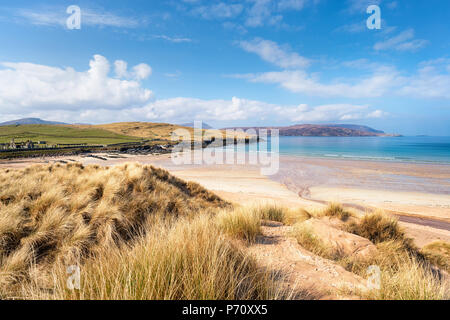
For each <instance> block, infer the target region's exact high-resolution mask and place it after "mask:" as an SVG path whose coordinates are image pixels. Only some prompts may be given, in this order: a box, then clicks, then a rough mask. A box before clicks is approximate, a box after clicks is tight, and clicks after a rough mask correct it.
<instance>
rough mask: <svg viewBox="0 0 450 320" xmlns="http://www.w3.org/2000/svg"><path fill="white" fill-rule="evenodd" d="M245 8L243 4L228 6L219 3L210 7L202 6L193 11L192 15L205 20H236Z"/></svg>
mask: <svg viewBox="0 0 450 320" xmlns="http://www.w3.org/2000/svg"><path fill="white" fill-rule="evenodd" d="M243 9H244V6H243V5H242V4H227V3H225V2H219V3H217V4H213V5H209V6H200V7H196V8H194V9H192V11H191V12H192V13H193V14H195V15H199V16H201V17H202V18H203V19H225V18H235V17H237V16H238V15H240V14H241V12H242V10H243Z"/></svg>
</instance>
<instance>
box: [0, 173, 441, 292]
mask: <svg viewBox="0 0 450 320" xmlns="http://www.w3.org/2000/svg"><path fill="white" fill-rule="evenodd" d="M0 185H1V186H2V189H1V190H0V299H13V298H26V299H288V298H292V297H293V296H294V295H293V293H292V292H288V291H287V290H286V289H285V288H286V287H285V286H282V285H280V279H282V276H281V275H279V274H272V273H270V272H269V271H267V270H265V269H261V268H260V267H258V266H257V265H256V263H255V262H254V260H253V259H252V258H251V257H249V256H247V255H246V254H244V252H243V251H242V250H243V249H242V246H240V245H239V246H236V245H234V243H235V240H234V239H236V238H237V239H242V240H245V241H247V242H248V243H251V242H253V241H255V239H256V237H257V235H258V234H259V233H260V227H261V220H274V221H282V222H284V223H286V221H291V222H292V223H296V222H300V221H304V220H306V219H308V218H310V217H311V216H310V215H309V213H306V212H304V211H302V210H287V209H284V208H279V207H276V206H267V207H253V208H240V207H238V208H233V207H231V205H230V204H228V203H226V202H224V201H223V200H221V199H220V198H219V197H217V196H216V195H214V194H213V193H211V192H208V191H207V190H205V189H203V188H202V187H200V186H199V185H197V184H195V183H186V182H184V181H182V180H180V179H177V178H175V177H173V176H171V175H170V174H169V173H168V172H167V171H165V170H161V169H156V168H154V167H151V166H142V165H138V164H126V165H122V166H118V167H113V168H108V167H100V166H87V167H84V166H82V165H80V164H69V165H48V166H34V167H29V168H26V169H21V170H0ZM332 216H340V214H337V215H334V214H333V215H332ZM346 225H348V228H349V229H351V230H353V232H355V233H357V234H360V235H363V236H366V237H368V238H369V239H371V240H372V241H374V242H376V243H377V248H378V254H376V255H375V256H372V257H368V258H367V259H366V260H364V261H362V260H356V259H353V258H352V257H340V256H339V257H338V256H336V255H335V253H333V252H331V251H330V250H329V249H328V248H327V246H325V245H324V243H325V242H324V241H323V240H322V239H319V238H318V237H317V236H315V235H314V234H313V233H312V232H311V230H307V229H305V228H304V226H303V227H302V225H301V224H299V223H297V224H295V225H294V230H295V234H296V237H297V239H298V241H299V242H300V243H301V244H302V245H304V246H305V247H307V248H308V249H310V250H311V251H312V252H314V253H315V254H317V255H321V256H324V257H327V258H329V259H333V260H336V261H337V262H338V263H340V264H342V265H344V266H345V267H346V268H347V269H348V270H351V271H353V272H355V273H357V274H360V275H363V276H364V272H365V270H366V268H367V266H368V265H371V264H376V265H379V266H380V268H381V270H382V275H383V276H382V288H381V290H378V291H376V292H375V291H371V292H361V293H360V294H361V295H362V296H363V297H365V298H370V299H444V298H448V297H449V296H448V291H446V290H447V287H446V283H444V282H443V281H442V280H441V279H439V277H438V276H439V275H438V274H437V273H436V271H433V269H432V268H431V265H430V264H429V263H428V260H426V259H424V258H423V256H422V255H421V254H419V253H418V252H417V251H416V250H415V248H414V247H413V246H411V244H410V243H409V242H408V240H407V239H406V237H404V234H403V233H402V231H401V229H398V225H397V224H396V221H394V220H391V219H390V218H389V217H387V216H384V215H382V214H381V213H377V214H373V215H368V216H366V217H364V218H363V219H362V220H360V221H359V222H355V221H354V220H352V221H348V222H347V223H346ZM437 247H438V246H437V245H434V246H430V248H428V249H429V250H434V251H435V252H436V250H437V249H436V248H437ZM440 247H441V246H439V248H440ZM447 248H448V247H447ZM439 250H441V249H439ZM70 265H78V266H80V268H81V289H80V290H75V291H73V290H69V289H67V287H66V281H67V277H68V275H67V273H66V271H67V267H68V266H70ZM281 282H282V280H281Z"/></svg>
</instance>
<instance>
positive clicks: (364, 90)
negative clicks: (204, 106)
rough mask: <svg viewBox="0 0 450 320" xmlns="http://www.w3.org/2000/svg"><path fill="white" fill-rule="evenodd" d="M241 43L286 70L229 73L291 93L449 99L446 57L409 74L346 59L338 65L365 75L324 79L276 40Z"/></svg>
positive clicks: (387, 66)
mask: <svg viewBox="0 0 450 320" xmlns="http://www.w3.org/2000/svg"><path fill="white" fill-rule="evenodd" d="M407 39H410V38H409V37H407ZM399 43H400V44H402V43H404V41H403V42H402V41H400V42H396V44H397V45H398V44H399ZM240 45H241V47H242V48H243V49H244V50H245V51H248V52H253V53H256V54H258V55H259V56H260V57H261V59H263V60H265V61H268V62H270V63H272V64H273V65H275V66H277V67H281V68H282V69H284V70H282V71H272V72H263V73H251V74H235V75H230V77H233V78H237V79H245V80H247V81H250V82H255V83H273V84H278V85H280V86H281V87H282V88H285V89H286V90H288V91H290V92H294V93H302V94H308V95H312V96H320V97H343V98H375V97H382V96H385V95H387V94H390V95H398V96H410V97H411V96H412V97H418V98H444V99H448V98H450V92H449V91H448V88H449V87H450V74H448V72H446V70H447V68H448V64H446V63H445V61H447V60H445V59H441V60H439V62H434V64H436V63H441V64H442V66H441V67H440V68H437V67H436V66H435V65H433V64H432V62H427V63H428V65H424V66H421V65H420V67H421V68H420V69H419V70H418V71H417V72H416V73H415V74H412V75H409V76H406V75H404V74H403V73H402V72H401V71H399V70H397V68H395V67H393V66H389V65H385V64H381V63H374V62H371V61H369V60H367V59H358V60H353V61H344V62H342V63H339V64H340V65H341V66H344V67H346V68H354V69H360V70H364V71H365V73H366V74H364V75H362V76H357V77H353V78H349V77H347V78H345V77H339V78H336V79H331V80H329V81H327V82H324V81H323V80H321V79H320V74H319V73H309V72H308V71H307V70H305V68H304V67H305V66H307V65H309V64H311V63H312V60H309V59H308V58H305V57H301V56H300V55H298V54H297V53H295V52H292V51H290V50H286V49H285V48H281V47H280V46H279V45H278V44H277V43H275V42H273V41H269V40H263V39H255V40H253V41H251V42H245V41H244V42H241V43H240ZM335 64H336V63H335Z"/></svg>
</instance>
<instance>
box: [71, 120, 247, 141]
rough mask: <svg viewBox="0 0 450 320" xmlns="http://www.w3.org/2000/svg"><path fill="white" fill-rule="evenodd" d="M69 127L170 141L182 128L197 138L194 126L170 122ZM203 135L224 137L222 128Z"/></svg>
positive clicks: (239, 136)
mask: <svg viewBox="0 0 450 320" xmlns="http://www.w3.org/2000/svg"><path fill="white" fill-rule="evenodd" d="M70 127H76V128H80V129H103V130H107V131H111V132H114V133H117V134H121V135H126V136H131V137H139V138H144V139H152V140H162V141H170V140H171V138H172V134H173V133H174V132H175V131H176V130H178V129H183V130H187V131H188V132H189V134H190V135H191V137H192V138H193V139H194V140H197V139H196V137H195V136H194V128H190V127H183V126H179V125H176V124H170V123H152V122H117V123H110V124H100V125H71V126H70ZM202 132H203V135H204V139H206V140H207V139H208V138H211V137H209V135H205V133H206V132H207V133H208V134H212V137H220V136H222V137H223V138H225V137H226V136H225V131H224V130H215V129H209V130H208V131H206V132H205V131H204V130H203V131H202ZM249 137H250V136H249V135H247V134H245V133H239V132H236V133H235V134H234V135H233V138H237V139H246V138H247V139H248V138H249Z"/></svg>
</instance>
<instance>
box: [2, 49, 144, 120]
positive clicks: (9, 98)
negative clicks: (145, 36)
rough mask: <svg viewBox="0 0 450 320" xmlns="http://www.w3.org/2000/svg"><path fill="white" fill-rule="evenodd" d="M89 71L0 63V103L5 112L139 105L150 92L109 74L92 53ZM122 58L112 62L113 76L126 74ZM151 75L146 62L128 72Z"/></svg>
mask: <svg viewBox="0 0 450 320" xmlns="http://www.w3.org/2000/svg"><path fill="white" fill-rule="evenodd" d="M89 66H90V68H89V70H87V71H82V72H79V71H75V70H74V69H73V68H65V69H62V68H56V67H49V66H44V65H38V64H32V63H12V62H2V63H0V67H2V68H0V106H1V108H2V113H3V112H7V111H13V110H17V109H18V108H19V109H22V110H25V109H27V110H29V111H31V110H34V109H37V108H38V109H39V108H43V109H62V110H78V109H83V108H102V107H105V108H112V109H120V108H124V107H133V106H142V105H144V104H146V103H147V102H148V101H149V100H150V98H151V96H152V92H151V91H150V90H148V89H145V88H143V87H142V86H141V84H140V82H139V81H136V80H123V79H117V78H116V79H115V78H111V77H109V73H110V64H109V62H108V60H107V59H106V58H105V57H103V56H101V55H95V56H94V58H93V59H92V60H91V61H90V62H89ZM126 67H127V64H126V62H124V61H116V62H115V71H116V76H120V77H124V75H128V72H127V71H126ZM150 74H151V68H150V66H148V65H145V64H140V65H137V66H135V67H134V68H133V69H132V72H131V75H132V76H133V77H134V78H135V79H137V80H143V79H145V78H146V77H148V76H149V75H150Z"/></svg>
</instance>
